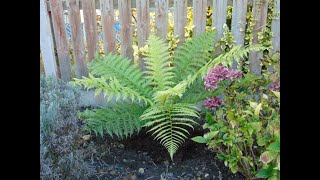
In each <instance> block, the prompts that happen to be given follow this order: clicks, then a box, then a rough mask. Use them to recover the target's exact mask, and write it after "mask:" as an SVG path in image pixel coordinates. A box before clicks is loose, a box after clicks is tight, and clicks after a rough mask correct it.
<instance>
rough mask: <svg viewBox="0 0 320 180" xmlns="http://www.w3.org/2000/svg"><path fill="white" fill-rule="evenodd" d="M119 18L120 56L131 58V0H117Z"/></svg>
mask: <svg viewBox="0 0 320 180" xmlns="http://www.w3.org/2000/svg"><path fill="white" fill-rule="evenodd" d="M118 7H119V20H120V28H121V31H120V40H121V54H122V56H125V57H128V58H129V59H133V48H132V44H133V41H132V35H133V28H132V25H131V18H132V17H131V0H119V1H118Z"/></svg>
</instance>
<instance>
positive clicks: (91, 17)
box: [82, 0, 98, 61]
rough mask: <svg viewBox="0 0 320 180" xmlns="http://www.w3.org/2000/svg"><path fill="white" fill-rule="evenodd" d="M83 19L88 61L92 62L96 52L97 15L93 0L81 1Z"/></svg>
mask: <svg viewBox="0 0 320 180" xmlns="http://www.w3.org/2000/svg"><path fill="white" fill-rule="evenodd" d="M82 6H83V18H84V27H85V32H86V40H87V49H88V57H89V61H91V60H93V59H94V57H95V54H96V51H97V45H98V42H97V38H98V37H97V35H98V34H97V15H96V6H95V0H83V1H82Z"/></svg>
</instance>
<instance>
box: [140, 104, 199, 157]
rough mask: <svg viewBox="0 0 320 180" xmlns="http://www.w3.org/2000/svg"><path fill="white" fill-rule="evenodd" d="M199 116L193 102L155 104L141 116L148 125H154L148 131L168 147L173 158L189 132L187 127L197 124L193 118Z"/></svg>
mask: <svg viewBox="0 0 320 180" xmlns="http://www.w3.org/2000/svg"><path fill="white" fill-rule="evenodd" d="M194 118H199V114H198V112H197V109H196V107H195V106H193V105H191V104H182V103H178V104H170V105H155V106H152V107H150V108H148V109H147V110H146V111H145V112H144V113H143V115H142V116H141V120H142V121H146V123H145V125H144V126H146V127H152V128H151V129H150V130H149V131H148V132H153V133H152V135H155V138H154V139H155V140H160V143H161V144H162V145H163V146H164V147H165V148H166V149H167V151H168V152H169V154H170V157H171V159H172V160H173V155H174V154H175V153H176V151H177V150H178V148H179V145H180V144H182V143H183V142H184V141H185V139H186V138H187V135H188V134H189V132H188V130H187V129H186V128H193V126H192V125H191V124H197V123H196V122H195V121H194V120H193V119H194Z"/></svg>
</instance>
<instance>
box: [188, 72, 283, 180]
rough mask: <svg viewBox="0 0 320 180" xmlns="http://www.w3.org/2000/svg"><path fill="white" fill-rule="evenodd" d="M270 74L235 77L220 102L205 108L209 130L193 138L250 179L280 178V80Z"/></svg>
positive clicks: (205, 127) (206, 125)
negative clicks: (272, 77)
mask: <svg viewBox="0 0 320 180" xmlns="http://www.w3.org/2000/svg"><path fill="white" fill-rule="evenodd" d="M269 77H270V76H260V77H256V76H254V75H251V74H246V75H245V76H244V77H243V78H241V79H238V80H235V81H233V82H232V83H231V85H230V86H229V87H228V88H227V90H226V91H224V94H223V100H222V102H219V103H220V104H221V106H220V107H217V106H216V108H214V109H212V110H208V111H207V112H206V117H205V119H206V123H205V124H204V125H203V128H204V129H207V130H209V132H208V133H206V134H204V135H203V136H197V137H194V138H192V139H193V140H194V141H196V142H198V143H206V144H207V145H208V147H209V148H210V149H212V150H213V151H215V152H217V157H218V159H220V160H222V161H224V163H225V165H226V166H228V167H229V168H230V170H231V171H232V172H233V173H236V172H241V173H243V174H244V175H245V176H246V178H247V179H252V178H255V177H257V178H268V179H280V89H279V88H280V84H276V85H274V83H275V82H274V80H275V79H272V80H270V78H269ZM275 77H276V76H274V78H275ZM278 78H279V77H278ZM270 84H271V85H270ZM219 103H216V104H218V105H220V104H219Z"/></svg>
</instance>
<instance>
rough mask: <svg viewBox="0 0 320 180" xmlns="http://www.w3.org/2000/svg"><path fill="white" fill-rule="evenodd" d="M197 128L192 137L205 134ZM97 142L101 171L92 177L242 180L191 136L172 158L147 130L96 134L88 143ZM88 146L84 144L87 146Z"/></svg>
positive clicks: (95, 154) (96, 162) (95, 162)
mask: <svg viewBox="0 0 320 180" xmlns="http://www.w3.org/2000/svg"><path fill="white" fill-rule="evenodd" d="M203 133H204V132H203V130H199V129H198V130H195V131H193V132H192V133H191V135H190V137H194V136H198V135H202V134H203ZM86 144H87V145H88V144H94V150H93V154H92V156H91V159H88V161H91V162H92V164H93V165H94V166H95V168H96V170H97V173H96V174H95V175H94V176H93V177H91V178H90V179H101V180H102V179H110V180H201V179H208V180H209V179H217V180H220V179H225V180H229V179H230V180H231V179H232V180H242V179H245V178H244V177H243V176H242V175H241V174H239V173H237V174H232V173H231V172H230V170H229V169H228V167H225V166H224V164H223V162H221V161H220V160H218V159H216V157H215V153H214V152H211V151H210V150H208V148H207V147H206V145H205V144H199V143H195V142H193V141H192V140H190V139H188V140H186V142H185V143H184V144H183V145H181V146H180V148H179V150H178V152H177V153H176V154H175V156H174V161H171V159H170V157H169V155H168V152H167V151H166V149H165V148H164V147H163V146H161V145H160V144H159V142H158V141H155V140H153V138H152V137H151V136H150V135H149V134H147V133H146V132H145V131H142V132H140V133H139V135H134V136H132V137H131V138H128V139H126V140H116V139H112V138H110V137H104V138H102V137H100V136H99V137H95V136H92V137H91V138H90V139H89V140H87V141H85V142H84V146H87V145H86ZM83 148H84V147H83Z"/></svg>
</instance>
